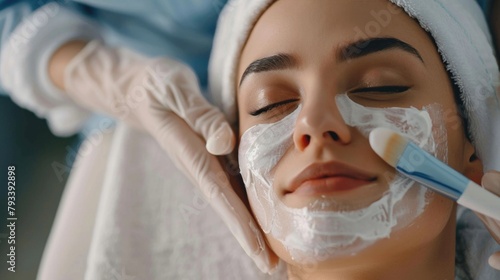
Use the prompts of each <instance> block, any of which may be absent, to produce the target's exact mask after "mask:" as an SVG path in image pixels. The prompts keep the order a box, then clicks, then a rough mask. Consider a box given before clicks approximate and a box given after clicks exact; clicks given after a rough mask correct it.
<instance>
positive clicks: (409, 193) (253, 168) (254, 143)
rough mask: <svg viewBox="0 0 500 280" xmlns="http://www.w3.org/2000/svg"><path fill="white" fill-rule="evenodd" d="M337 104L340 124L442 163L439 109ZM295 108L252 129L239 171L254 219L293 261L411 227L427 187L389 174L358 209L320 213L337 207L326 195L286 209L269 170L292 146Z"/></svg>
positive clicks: (356, 247)
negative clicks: (386, 137) (389, 134)
mask: <svg viewBox="0 0 500 280" xmlns="http://www.w3.org/2000/svg"><path fill="white" fill-rule="evenodd" d="M336 102H337V107H338V108H339V111H340V113H341V115H342V118H343V119H344V121H345V123H346V124H347V125H349V126H352V127H356V128H357V129H358V130H359V131H360V132H361V133H362V134H363V135H365V136H368V134H369V132H370V131H371V130H372V129H374V128H376V127H387V128H391V129H394V130H396V131H399V132H401V133H402V134H404V135H406V136H407V137H408V138H409V139H411V140H413V141H414V142H416V143H418V144H419V146H420V147H422V148H423V149H425V150H427V151H429V152H430V153H432V154H434V155H435V156H437V157H438V158H440V159H441V160H443V161H445V162H446V160H447V154H446V153H447V144H446V128H445V127H444V122H442V120H441V119H440V118H441V116H442V114H441V113H440V106H439V105H430V106H427V107H425V108H423V110H418V109H416V108H384V109H380V108H367V107H363V106H361V105H359V104H357V103H355V102H353V101H352V100H351V99H350V98H349V97H348V96H347V95H346V94H341V95H338V96H337V98H336ZM300 110H301V107H300V106H299V107H298V108H297V109H296V110H295V111H294V112H293V113H291V114H290V115H288V116H286V117H285V118H283V119H282V120H280V121H278V122H276V123H272V124H260V125H256V126H253V127H251V128H250V129H248V130H247V131H246V132H245V133H244V134H243V136H242V137H241V142H240V147H239V162H240V169H241V174H242V177H243V181H244V182H245V186H246V189H247V193H248V197H249V200H250V203H251V205H252V210H253V211H254V214H255V216H256V218H257V221H258V222H259V224H260V226H261V228H262V230H263V231H264V232H265V233H266V234H270V235H272V236H273V237H274V238H275V239H277V240H279V241H280V242H281V243H282V244H283V246H284V247H285V248H286V250H288V253H289V254H290V256H291V257H292V258H293V259H294V260H295V261H296V262H299V263H311V262H318V261H322V260H325V259H330V258H334V257H338V256H345V255H352V254H356V253H357V252H359V251H360V250H363V249H364V248H366V247H368V246H369V245H370V244H373V243H374V242H376V241H377V240H379V239H382V238H387V237H389V236H390V234H391V232H392V231H393V230H395V229H398V228H402V227H405V226H406V225H408V224H409V223H411V222H412V221H413V220H414V219H415V218H416V217H417V216H419V215H420V214H421V213H422V212H423V211H424V209H425V206H426V204H427V203H428V202H429V200H431V199H433V195H430V193H429V191H427V189H426V188H424V187H422V186H419V185H417V184H416V183H414V182H413V181H411V180H410V179H407V178H405V177H402V176H400V175H396V178H395V179H394V180H393V181H392V182H391V183H390V186H389V188H388V191H386V192H385V193H384V194H383V195H382V197H381V198H380V199H378V200H376V201H375V202H373V203H372V204H371V205H369V206H367V207H365V208H362V209H359V210H347V211H332V210H326V209H329V208H330V209H331V206H332V204H335V203H336V202H335V201H334V200H330V199H328V198H318V200H317V201H314V202H312V203H310V204H309V205H308V206H306V207H303V208H300V209H298V208H291V207H288V206H286V205H285V204H284V203H283V202H282V201H281V200H280V199H278V197H277V195H276V193H275V191H274V189H273V187H272V186H273V169H274V167H275V166H276V165H277V164H278V163H279V161H280V160H281V158H282V157H283V155H284V154H285V153H286V151H287V150H289V148H290V147H291V146H292V145H293V140H292V135H293V131H294V127H295V122H296V119H297V116H298V114H299V112H300ZM431 114H432V117H431ZM437 141H439V142H437Z"/></svg>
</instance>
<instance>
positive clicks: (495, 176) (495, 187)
mask: <svg viewBox="0 0 500 280" xmlns="http://www.w3.org/2000/svg"><path fill="white" fill-rule="evenodd" d="M481 185H482V186H483V187H484V188H485V189H487V190H489V191H490V192H492V193H495V194H497V195H499V196H500V172H497V171H490V172H487V173H485V174H484V176H483V178H482V180H481ZM476 214H477V215H478V216H479V218H480V219H481V220H482V221H483V223H484V224H485V225H486V227H487V228H488V230H489V231H490V233H491V235H492V236H493V238H494V239H495V240H496V241H497V242H498V243H499V244H500V221H498V220H495V219H492V218H489V217H487V216H484V215H481V214H478V213H476ZM488 262H489V264H490V266H491V267H493V268H495V269H497V270H500V251H499V252H496V253H494V254H493V255H491V256H490V258H489V261H488Z"/></svg>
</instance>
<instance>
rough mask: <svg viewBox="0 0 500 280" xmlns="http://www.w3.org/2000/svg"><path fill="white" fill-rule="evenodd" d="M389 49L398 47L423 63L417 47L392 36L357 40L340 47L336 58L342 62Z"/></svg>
mask: <svg viewBox="0 0 500 280" xmlns="http://www.w3.org/2000/svg"><path fill="white" fill-rule="evenodd" d="M391 49H399V50H402V51H405V52H407V53H409V54H412V55H414V56H415V57H416V58H418V59H419V60H420V61H422V63H424V59H423V58H422V56H421V55H420V53H419V52H418V51H417V49H415V48H414V47H412V46H411V45H410V44H408V43H405V42H403V41H401V40H399V39H396V38H392V37H385V38H368V39H361V40H359V41H357V42H354V43H351V44H349V45H347V46H345V47H343V48H341V49H340V51H339V56H338V59H339V61H340V62H344V61H347V60H351V59H355V58H360V57H363V56H367V55H369V54H372V53H376V52H381V51H386V50H391Z"/></svg>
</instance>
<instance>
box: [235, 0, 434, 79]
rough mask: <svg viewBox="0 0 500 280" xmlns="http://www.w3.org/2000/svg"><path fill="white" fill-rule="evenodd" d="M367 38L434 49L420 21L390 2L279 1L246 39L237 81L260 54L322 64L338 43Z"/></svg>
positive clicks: (430, 52)
mask: <svg viewBox="0 0 500 280" xmlns="http://www.w3.org/2000/svg"><path fill="white" fill-rule="evenodd" d="M371 37H396V38H398V39H400V40H402V41H405V42H407V43H409V44H411V45H413V46H416V47H417V49H419V51H421V52H423V53H424V56H425V55H426V54H425V53H426V52H428V54H427V55H428V56H429V55H433V53H435V47H434V44H433V42H432V41H431V40H430V39H429V37H428V36H427V33H426V32H425V31H424V30H423V29H422V28H421V27H420V25H419V24H418V23H417V22H416V21H415V20H413V19H412V18H410V17H409V16H408V15H407V14H406V13H405V12H404V11H403V10H401V9H400V8H399V7H397V6H395V5H394V4H392V3H391V2H390V1H388V0H335V1H332V0H314V1H307V0H278V1H276V2H275V3H274V4H272V5H271V6H270V7H269V8H268V9H267V10H266V11H265V12H264V13H263V14H262V16H261V17H260V18H259V20H258V21H257V23H256V24H255V26H254V28H253V30H252V32H251V34H250V36H249V37H248V40H247V42H246V45H245V47H244V48H243V52H242V55H241V57H240V63H239V67H238V73H239V75H238V79H239V78H240V77H241V74H242V73H243V71H244V69H245V68H246V67H247V66H248V65H249V64H250V63H251V62H252V61H254V60H256V59H259V58H262V57H266V56H269V55H274V54H277V53H289V54H292V55H298V56H299V59H302V60H306V61H309V62H311V63H323V62H324V61H325V58H326V57H332V58H334V57H335V52H336V51H337V49H339V48H340V46H343V45H346V44H349V43H352V42H356V41H359V40H361V39H366V38H371ZM359 47H363V46H359ZM439 63H441V61H440V60H439ZM238 82H239V80H238Z"/></svg>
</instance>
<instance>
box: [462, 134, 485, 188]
mask: <svg viewBox="0 0 500 280" xmlns="http://www.w3.org/2000/svg"><path fill="white" fill-rule="evenodd" d="M463 163H464V167H465V168H464V172H463V174H464V175H465V176H466V177H467V178H469V179H470V180H472V181H473V182H475V183H476V184H478V185H481V178H483V162H482V161H481V159H479V158H478V157H477V155H476V149H475V148H474V146H473V145H472V144H471V142H470V141H469V140H467V141H466V143H465V149H464V161H463Z"/></svg>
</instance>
